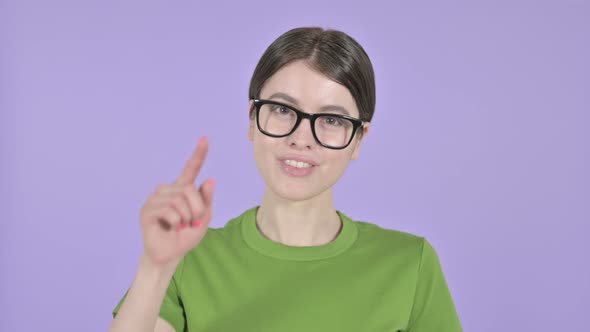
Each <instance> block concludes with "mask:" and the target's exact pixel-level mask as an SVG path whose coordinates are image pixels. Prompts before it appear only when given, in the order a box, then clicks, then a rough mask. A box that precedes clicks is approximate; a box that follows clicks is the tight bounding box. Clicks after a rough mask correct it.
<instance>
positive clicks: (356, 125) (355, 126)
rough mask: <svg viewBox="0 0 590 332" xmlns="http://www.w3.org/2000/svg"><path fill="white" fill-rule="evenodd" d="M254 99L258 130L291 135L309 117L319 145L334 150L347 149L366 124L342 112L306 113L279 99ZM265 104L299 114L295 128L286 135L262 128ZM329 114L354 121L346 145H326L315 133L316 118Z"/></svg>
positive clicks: (273, 135) (272, 135)
mask: <svg viewBox="0 0 590 332" xmlns="http://www.w3.org/2000/svg"><path fill="white" fill-rule="evenodd" d="M253 101H254V107H255V108H256V126H257V127H258V130H260V132H261V133H263V134H265V135H267V136H270V137H285V136H289V135H291V134H292V133H293V132H294V131H295V130H297V127H299V124H300V123H301V120H302V119H308V120H309V125H310V126H311V133H312V134H313V138H314V139H315V141H316V142H318V144H319V145H321V146H323V147H325V148H328V149H333V150H342V149H345V148H346V147H348V146H349V145H350V142H352V139H353V138H354V136H356V131H357V130H358V128H360V127H362V126H363V125H364V124H365V121H362V120H360V119H357V118H353V117H350V116H346V115H342V114H334V113H305V112H303V111H300V110H298V109H296V108H295V107H293V106H291V105H287V104H284V103H281V102H278V101H274V100H267V99H253ZM265 104H272V105H278V106H283V107H286V108H288V109H290V110H292V111H294V112H295V114H297V120H296V121H295V125H294V126H293V129H291V131H289V132H288V133H286V134H284V135H275V134H271V133H269V132H267V131H264V130H263V129H262V127H261V126H260V116H259V115H260V108H261V106H262V105H265ZM326 115H329V116H331V117H336V118H341V119H346V120H349V121H350V122H352V135H350V139H349V140H348V142H347V143H346V145H344V146H342V147H334V146H331V145H326V144H323V143H322V142H320V140H319V139H318V136H317V135H316V133H315V120H316V119H317V118H318V117H320V116H326Z"/></svg>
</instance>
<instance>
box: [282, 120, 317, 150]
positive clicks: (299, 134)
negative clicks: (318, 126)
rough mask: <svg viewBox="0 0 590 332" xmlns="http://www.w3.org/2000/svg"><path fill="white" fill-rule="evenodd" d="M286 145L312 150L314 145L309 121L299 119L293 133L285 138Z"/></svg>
mask: <svg viewBox="0 0 590 332" xmlns="http://www.w3.org/2000/svg"><path fill="white" fill-rule="evenodd" d="M287 143H288V144H289V146H293V147H299V148H307V149H310V148H312V147H313V146H314V145H315V144H316V141H315V138H314V137H313V133H312V131H311V122H310V121H309V119H301V122H300V123H299V126H297V128H296V129H295V131H294V132H292V133H291V135H289V136H287Z"/></svg>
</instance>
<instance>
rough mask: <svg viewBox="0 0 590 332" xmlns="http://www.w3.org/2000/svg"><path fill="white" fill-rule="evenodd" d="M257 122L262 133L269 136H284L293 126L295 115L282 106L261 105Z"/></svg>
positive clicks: (295, 120)
mask: <svg viewBox="0 0 590 332" xmlns="http://www.w3.org/2000/svg"><path fill="white" fill-rule="evenodd" d="M258 121H259V124H260V127H261V129H262V130H263V131H265V132H267V133H269V134H271V135H286V134H287V133H289V132H290V131H291V129H293V127H294V126H295V123H296V122H297V113H295V111H293V110H292V109H290V108H288V107H285V106H282V105H275V104H263V105H262V106H260V113H259V119H258Z"/></svg>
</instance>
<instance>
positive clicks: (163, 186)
mask: <svg viewBox="0 0 590 332" xmlns="http://www.w3.org/2000/svg"><path fill="white" fill-rule="evenodd" d="M166 188H168V185H167V184H164V183H160V184H159V185H158V186H157V187H156V192H157V193H163V192H164V191H166Z"/></svg>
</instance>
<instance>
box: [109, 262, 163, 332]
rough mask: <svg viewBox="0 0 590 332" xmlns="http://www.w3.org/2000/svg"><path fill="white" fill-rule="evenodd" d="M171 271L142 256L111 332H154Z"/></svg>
mask: <svg viewBox="0 0 590 332" xmlns="http://www.w3.org/2000/svg"><path fill="white" fill-rule="evenodd" d="M173 274H174V269H168V270H163V269H161V268H158V267H155V266H153V265H152V264H150V263H149V261H148V260H147V259H146V258H145V257H144V256H142V257H141V258H140V260H139V268H138V272H137V275H136V277H135V280H134V281H133V284H132V285H131V288H130V289H129V292H128V293H127V296H126V298H125V301H124V302H123V304H122V305H121V308H120V310H119V312H118V313H117V315H116V316H115V319H114V320H113V323H112V325H111V328H110V329H109V331H110V332H123V331H124V332H153V331H154V328H155V326H156V320H157V319H158V315H159V313H160V307H161V306H162V301H163V300H164V296H165V295H166V289H167V288H168V285H169V283H170V280H171V279H172V276H173Z"/></svg>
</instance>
